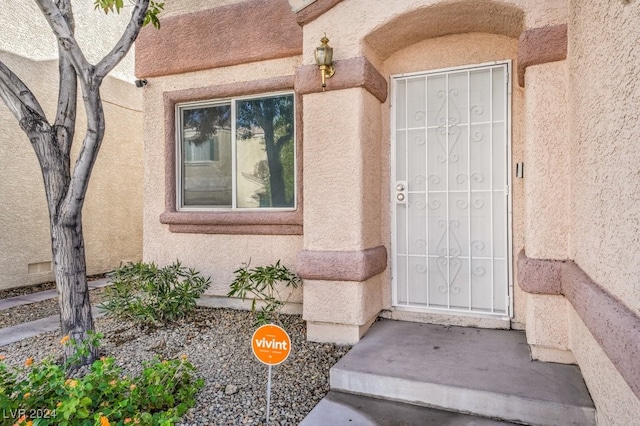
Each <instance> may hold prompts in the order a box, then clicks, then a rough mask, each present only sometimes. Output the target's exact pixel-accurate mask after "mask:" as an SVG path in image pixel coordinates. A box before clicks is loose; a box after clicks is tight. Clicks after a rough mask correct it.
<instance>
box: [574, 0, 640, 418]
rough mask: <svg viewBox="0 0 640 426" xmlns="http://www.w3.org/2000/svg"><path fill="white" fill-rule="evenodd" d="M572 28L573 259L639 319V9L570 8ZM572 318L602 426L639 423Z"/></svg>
mask: <svg viewBox="0 0 640 426" xmlns="http://www.w3.org/2000/svg"><path fill="white" fill-rule="evenodd" d="M568 23H569V56H568V70H569V87H570V89H569V103H570V106H571V110H570V115H569V126H570V131H569V134H570V135H571V139H570V141H571V174H570V187H571V206H570V217H569V221H570V236H569V257H570V258H572V259H573V260H574V261H575V262H576V263H577V264H578V265H579V266H580V267H581V268H582V269H583V270H584V271H585V272H586V273H587V274H588V275H589V276H590V277H591V278H592V279H593V280H594V281H595V282H596V283H598V284H599V285H600V286H602V287H603V288H604V289H606V290H607V291H608V292H610V293H611V294H613V295H614V296H615V297H617V298H618V299H619V300H620V301H622V303H624V304H626V305H627V306H628V307H629V308H630V309H631V310H632V311H633V312H635V313H636V314H640V284H639V283H640V280H639V277H640V172H639V169H638V159H639V158H640V144H639V143H638V142H639V138H640V136H639V135H640V116H639V115H638V109H639V107H640V82H639V81H638V70H639V69H640V45H638V39H639V38H640V2H638V1H630V2H625V1H615V2H601V1H597V0H570V1H569V21H568ZM573 318H574V319H573V321H572V338H571V340H572V347H571V349H572V350H573V352H574V354H575V356H576V358H577V360H578V362H579V364H580V366H581V369H582V371H583V374H584V376H585V380H586V382H587V385H588V386H589V390H590V391H591V395H592V397H593V399H594V401H595V402H596V405H597V406H598V417H599V420H600V424H615V425H624V424H632V423H634V422H636V421H637V418H638V417H637V415H638V413H639V412H640V401H639V400H638V399H637V398H636V397H635V396H634V395H633V394H631V391H630V390H629V388H628V386H626V384H625V383H624V382H623V381H622V379H621V378H620V376H619V375H618V374H617V372H616V371H615V370H614V368H613V366H612V365H611V362H610V361H609V360H608V358H607V357H606V355H605V354H604V353H602V351H601V350H599V348H598V346H597V344H596V343H595V341H593V339H592V337H591V336H590V333H589V332H588V330H587V329H586V328H585V327H584V325H583V324H582V322H581V321H580V319H579V318H578V317H577V315H575V314H574V315H573Z"/></svg>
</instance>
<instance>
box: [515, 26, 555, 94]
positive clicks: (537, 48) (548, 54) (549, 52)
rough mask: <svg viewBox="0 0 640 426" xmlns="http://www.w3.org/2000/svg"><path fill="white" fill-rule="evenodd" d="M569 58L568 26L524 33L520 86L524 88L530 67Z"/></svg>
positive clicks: (519, 67) (521, 46)
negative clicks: (525, 76) (525, 77)
mask: <svg viewBox="0 0 640 426" xmlns="http://www.w3.org/2000/svg"><path fill="white" fill-rule="evenodd" d="M566 58H567V24H562V25H554V26H549V27H541V28H533V29H530V30H527V31H525V32H523V33H522V34H521V35H520V40H519V42H518V84H519V85H520V87H524V74H525V71H526V70H527V67H528V66H531V65H540V64H546V63H548V62H555V61H562V60H564V59H566Z"/></svg>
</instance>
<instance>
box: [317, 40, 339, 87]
mask: <svg viewBox="0 0 640 426" xmlns="http://www.w3.org/2000/svg"><path fill="white" fill-rule="evenodd" d="M320 43H322V44H320V46H318V47H316V63H317V64H318V67H319V68H320V75H321V76H322V91H323V92H324V88H325V87H327V83H326V79H327V78H331V77H332V76H333V74H335V72H336V69H335V68H334V67H333V62H332V59H333V48H332V47H329V45H328V44H327V43H329V39H328V38H327V36H326V34H325V36H324V37H322V38H321V39H320Z"/></svg>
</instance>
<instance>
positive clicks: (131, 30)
mask: <svg viewBox="0 0 640 426" xmlns="http://www.w3.org/2000/svg"><path fill="white" fill-rule="evenodd" d="M148 8H149V0H137V1H136V4H135V6H134V8H133V12H132V13H131V20H129V23H128V24H127V28H126V29H125V30H124V33H123V34H122V37H120V40H118V42H117V43H116V45H115V46H114V47H113V49H111V52H109V53H108V54H107V55H106V56H105V57H104V58H103V59H102V60H101V61H100V62H98V64H97V65H96V76H97V77H98V78H100V79H102V78H104V77H105V76H106V75H107V74H109V72H110V71H111V70H112V69H113V68H115V66H116V65H118V63H119V62H120V61H121V60H122V58H124V57H125V55H126V54H127V52H129V50H130V49H131V46H133V42H134V41H135V40H136V38H137V37H138V34H139V33H140V29H141V28H142V25H143V23H144V16H145V14H146V13H147V9H148Z"/></svg>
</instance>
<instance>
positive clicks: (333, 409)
mask: <svg viewBox="0 0 640 426" xmlns="http://www.w3.org/2000/svg"><path fill="white" fill-rule="evenodd" d="M327 425H331V426H443V425H447V426H515V423H509V422H503V421H499V420H492V419H485V418H483V417H476V416H470V415H468V414H461V413H452V412H450V411H443V410H436V409H434V408H429V407H420V406H418V405H410V404H404V403H401V402H394V401H389V400H385V399H377V398H371V397H367V396H361V395H354V394H349V393H342V392H336V391H330V392H329V393H328V394H327V396H326V397H325V398H324V399H323V400H322V401H320V403H319V404H318V405H316V406H315V407H314V408H313V410H311V412H310V413H309V415H308V416H307V417H305V418H304V420H303V421H302V422H301V423H300V426H327Z"/></svg>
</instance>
